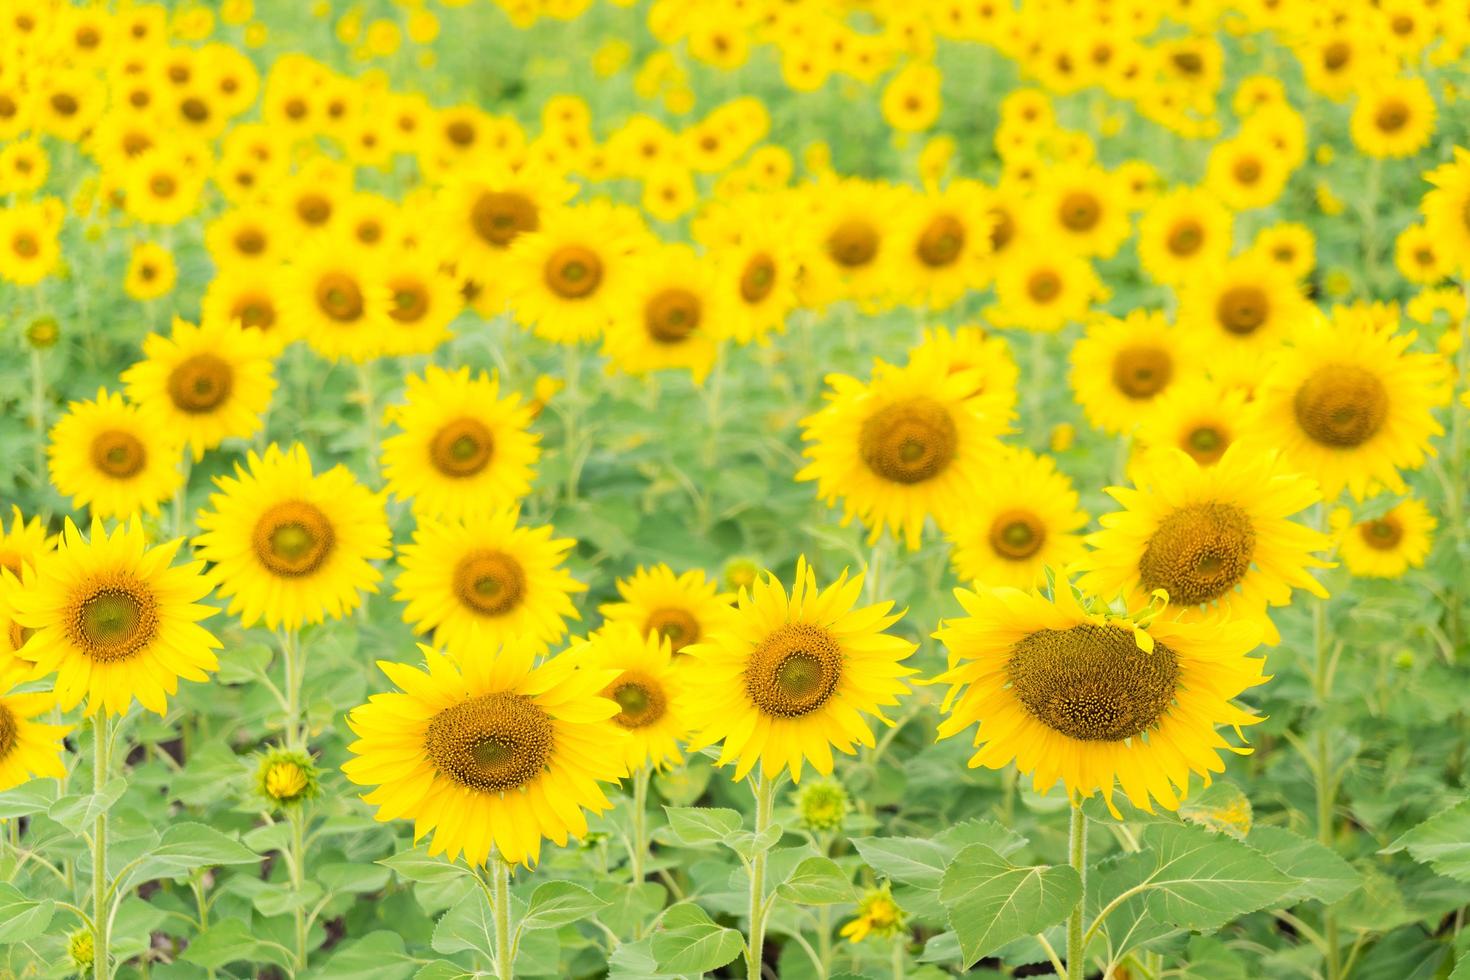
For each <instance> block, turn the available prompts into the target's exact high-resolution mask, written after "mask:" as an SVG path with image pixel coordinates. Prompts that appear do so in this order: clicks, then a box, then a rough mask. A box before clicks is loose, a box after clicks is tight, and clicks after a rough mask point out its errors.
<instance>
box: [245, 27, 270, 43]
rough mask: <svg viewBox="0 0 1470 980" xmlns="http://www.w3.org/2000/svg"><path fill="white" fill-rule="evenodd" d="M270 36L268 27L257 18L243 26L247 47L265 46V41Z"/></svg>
mask: <svg viewBox="0 0 1470 980" xmlns="http://www.w3.org/2000/svg"><path fill="white" fill-rule="evenodd" d="M270 36H271V34H270V29H269V28H268V27H266V26H265V25H264V24H262V23H261V22H260V21H258V20H257V21H255V22H253V23H251V24H247V25H246V26H245V46H246V47H247V48H261V47H265V42H266V41H269V40H270Z"/></svg>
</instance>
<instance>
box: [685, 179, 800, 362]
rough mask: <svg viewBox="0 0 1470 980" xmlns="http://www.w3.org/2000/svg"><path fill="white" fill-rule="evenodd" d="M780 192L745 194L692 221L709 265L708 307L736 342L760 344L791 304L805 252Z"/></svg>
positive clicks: (783, 322) (776, 327) (780, 324)
mask: <svg viewBox="0 0 1470 980" xmlns="http://www.w3.org/2000/svg"><path fill="white" fill-rule="evenodd" d="M784 200H785V196H784V195H779V196H778V195H776V194H745V195H741V196H739V197H738V198H736V199H734V200H733V201H730V202H726V203H723V204H720V205H717V206H715V207H714V208H712V213H710V214H709V215H706V216H705V217H702V218H700V219H698V220H696V222H695V233H696V236H697V237H698V238H699V239H700V241H702V242H703V243H704V244H705V246H706V247H707V248H708V249H709V259H708V261H709V262H710V264H711V265H712V266H713V275H714V282H713V284H712V289H713V290H714V297H713V306H714V310H713V312H712V315H713V317H714V318H715V320H716V321H717V322H719V323H721V324H723V328H724V330H725V331H726V332H727V333H728V334H729V336H730V337H732V338H733V339H734V340H736V341H737V342H739V343H742V344H747V343H750V342H752V341H754V342H756V343H764V342H765V340H766V336H767V334H770V333H771V332H773V331H779V330H783V329H785V326H786V315H787V314H788V313H790V312H791V310H792V309H794V308H795V307H796V300H797V282H798V280H799V279H800V277H801V272H802V267H803V264H804V261H805V259H806V254H805V253H804V252H803V250H802V237H801V235H800V234H799V233H798V229H797V226H796V222H795V219H794V218H793V217H792V216H791V215H790V214H788V213H786V210H785V208H784V207H783V206H782V203H783V202H784Z"/></svg>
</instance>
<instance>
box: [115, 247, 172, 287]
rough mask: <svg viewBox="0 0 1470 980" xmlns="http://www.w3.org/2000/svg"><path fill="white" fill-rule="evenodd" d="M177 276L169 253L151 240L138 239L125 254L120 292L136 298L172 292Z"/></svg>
mask: <svg viewBox="0 0 1470 980" xmlns="http://www.w3.org/2000/svg"><path fill="white" fill-rule="evenodd" d="M178 277H179V270H178V267H177V266H176V265H175V264H174V256H173V253H172V252H170V251H169V250H168V249H166V248H164V247H163V246H162V245H159V244H157V243H155V242H139V243H138V244H137V245H135V246H133V251H132V253H131V254H130V255H129V256H128V271H127V273H126V276H125V277H124V279H123V291H124V292H126V293H127V294H128V295H129V296H131V297H132V298H133V299H136V300H139V301H147V300H150V299H158V298H159V297H160V296H167V295H168V294H169V293H170V292H172V291H173V288H174V283H175V282H177V281H178Z"/></svg>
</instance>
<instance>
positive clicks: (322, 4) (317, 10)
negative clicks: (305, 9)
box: [311, 0, 332, 20]
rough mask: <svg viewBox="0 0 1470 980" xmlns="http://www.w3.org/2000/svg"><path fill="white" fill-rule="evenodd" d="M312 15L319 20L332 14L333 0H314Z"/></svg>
mask: <svg viewBox="0 0 1470 980" xmlns="http://www.w3.org/2000/svg"><path fill="white" fill-rule="evenodd" d="M311 15H312V16H313V17H315V18H316V19H317V20H326V19H327V18H328V17H330V16H332V0H312V4H311Z"/></svg>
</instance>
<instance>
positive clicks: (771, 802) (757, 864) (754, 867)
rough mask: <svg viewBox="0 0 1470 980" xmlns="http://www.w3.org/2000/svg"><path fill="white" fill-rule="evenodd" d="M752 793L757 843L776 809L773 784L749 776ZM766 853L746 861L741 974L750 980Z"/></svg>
mask: <svg viewBox="0 0 1470 980" xmlns="http://www.w3.org/2000/svg"><path fill="white" fill-rule="evenodd" d="M751 780H752V785H751V789H752V791H754V793H755V836H756V837H757V839H758V838H759V837H760V836H761V835H762V834H764V833H765V832H766V830H767V829H769V828H770V826H771V812H772V811H773V810H774V809H775V806H776V780H775V779H770V778H767V777H766V776H765V774H764V773H762V774H760V775H752V776H751ZM766 851H767V849H766V848H764V847H758V848H757V849H756V852H755V855H754V856H753V857H752V858H751V861H750V935H749V937H748V939H747V942H746V945H745V972H746V975H747V976H748V977H749V978H750V980H759V978H760V976H761V961H762V953H763V952H764V951H765V946H766Z"/></svg>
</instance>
